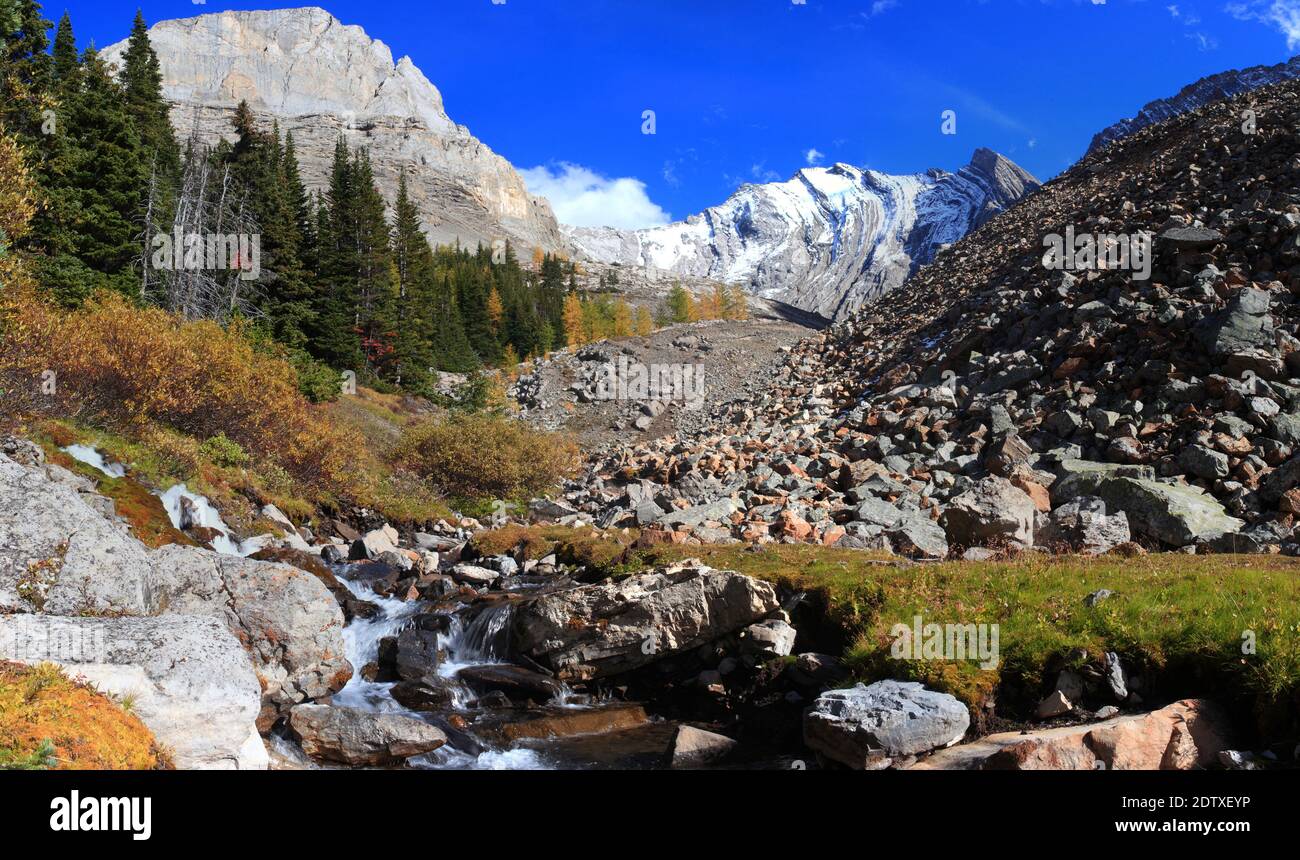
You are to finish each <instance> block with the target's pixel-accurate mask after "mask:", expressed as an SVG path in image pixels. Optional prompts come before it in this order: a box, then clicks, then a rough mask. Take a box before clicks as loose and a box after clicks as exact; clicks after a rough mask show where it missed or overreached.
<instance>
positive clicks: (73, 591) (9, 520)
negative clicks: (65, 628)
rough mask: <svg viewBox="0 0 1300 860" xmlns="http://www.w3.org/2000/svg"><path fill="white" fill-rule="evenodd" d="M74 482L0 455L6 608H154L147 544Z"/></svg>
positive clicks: (1, 592)
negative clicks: (53, 477) (59, 479)
mask: <svg viewBox="0 0 1300 860" xmlns="http://www.w3.org/2000/svg"><path fill="white" fill-rule="evenodd" d="M87 498H88V497H86V496H83V495H82V494H81V493H78V492H77V490H76V489H75V488H74V487H73V486H72V485H71V484H66V483H60V482H57V481H54V480H51V478H50V477H49V475H48V474H47V473H45V472H44V471H43V470H41V469H39V468H35V467H28V466H22V465H19V464H18V463H16V462H14V461H13V460H10V459H9V458H7V457H4V456H0V612H45V613H48V614H51V615H81V614H110V613H111V614H126V615H151V614H153V612H154V611H155V610H156V609H157V600H156V597H155V593H154V570H153V566H152V564H150V561H149V551H148V550H147V549H146V548H145V547H144V545H143V544H141V543H140V542H139V541H137V540H136V539H135V537H133V536H132V535H131V533H130V532H129V531H128V530H127V528H126V527H125V526H123V525H121V524H120V523H117V522H113V521H111V520H109V519H107V518H105V517H104V515H103V514H102V513H101V512H100V511H98V510H96V509H95V508H93V507H91V505H90V504H88V503H87V501H86V499H87Z"/></svg>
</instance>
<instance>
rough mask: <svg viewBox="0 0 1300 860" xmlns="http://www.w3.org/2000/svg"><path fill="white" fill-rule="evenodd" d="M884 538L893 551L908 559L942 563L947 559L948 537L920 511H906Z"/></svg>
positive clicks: (940, 527)
mask: <svg viewBox="0 0 1300 860" xmlns="http://www.w3.org/2000/svg"><path fill="white" fill-rule="evenodd" d="M885 536H886V537H887V538H889V540H890V542H891V543H892V545H893V547H894V549H895V550H896V551H897V552H898V553H899V554H900V555H905V556H907V557H908V558H918V559H927V560H933V561H942V560H943V559H945V558H947V557H948V535H947V533H946V532H944V530H943V527H942V526H941V525H939V524H938V523H936V522H935V521H934V520H932V519H930V517H929V516H927V515H926V514H924V513H922V512H921V511H907V512H905V513H904V514H903V516H902V517H901V518H900V519H899V521H898V522H897V523H896V524H895V525H894V526H893V527H892V528H890V529H889V530H888V531H886V532H885Z"/></svg>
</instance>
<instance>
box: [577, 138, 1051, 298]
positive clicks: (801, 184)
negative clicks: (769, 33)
mask: <svg viewBox="0 0 1300 860" xmlns="http://www.w3.org/2000/svg"><path fill="white" fill-rule="evenodd" d="M1037 187H1038V181H1037V180H1036V179H1034V177H1032V176H1030V175H1029V174H1028V173H1026V172H1025V171H1024V170H1022V169H1020V168H1019V167H1017V166H1016V165H1015V164H1013V163H1012V162H1010V161H1008V160H1007V159H1006V158H1003V157H1002V156H1000V155H998V154H997V153H995V152H991V151H989V150H987V149H980V150H977V151H976V152H975V156H974V158H973V159H972V160H971V163H970V164H968V165H967V166H965V167H963V168H962V169H961V170H959V171H958V172H957V173H948V172H945V171H942V170H930V171H928V172H926V173H918V174H914V175H910V176H892V175H890V174H886V173H878V172H876V171H874V170H862V169H860V168H857V167H853V166H851V165H848V164H836V165H834V166H832V167H825V168H822V167H817V168H808V169H805V170H800V171H799V172H798V173H797V174H795V176H794V178H793V179H791V180H789V181H788V182H779V183H772V184H767V185H746V186H744V187H742V188H741V189H740V190H739V191H737V192H736V193H735V194H734V195H732V197H731V198H730V199H729V200H727V202H725V203H723V204H722V205H721V206H715V207H713V208H711V209H708V210H706V211H704V212H703V213H701V214H699V215H694V216H692V217H690V218H688V219H686V220H685V221H681V222H678V223H675V224H669V225H666V226H664V227H652V228H649V229H645V230H614V229H610V228H599V229H592V228H570V227H566V228H564V229H565V232H566V233H567V234H568V236H569V238H570V240H571V241H572V242H573V244H574V245H575V246H576V247H577V249H578V250H579V251H580V252H581V253H583V254H585V255H587V256H588V257H590V258H592V259H594V260H597V261H599V262H603V263H619V264H622V265H625V266H646V267H652V268H654V269H657V270H662V271H665V272H668V273H670V274H676V275H685V276H691V277H701V278H712V279H716V280H721V281H727V282H730V283H742V284H744V285H745V286H746V287H747V288H749V289H750V291H752V292H754V293H756V294H758V295H761V296H763V297H765V298H769V299H776V300H779V301H783V302H786V303H788V304H791V305H794V306H796V307H799V308H802V309H804V310H808V311H814V312H816V313H820V314H822V315H823V316H826V317H831V318H838V317H842V316H844V315H846V314H848V313H851V312H852V311H854V310H856V309H857V308H858V307H860V306H861V305H862V304H864V303H865V302H868V301H870V300H873V299H875V298H878V297H880V296H881V295H884V294H885V293H887V292H889V291H890V290H893V289H895V288H897V287H898V286H900V285H901V284H902V283H903V281H905V280H906V279H907V277H908V276H909V275H911V274H912V273H913V272H914V271H916V269H917V268H918V267H919V266H921V265H923V264H925V263H928V262H930V261H931V260H932V259H933V258H934V255H935V253H937V252H938V251H939V249H941V248H942V247H943V246H944V245H947V244H951V243H953V242H956V241H958V240H959V239H961V238H962V237H963V236H965V235H966V234H967V233H969V232H970V231H971V230H973V229H975V228H976V227H978V226H979V225H981V224H983V223H984V222H985V221H987V220H988V219H989V218H991V217H992V216H994V215H996V214H997V213H999V212H1001V211H1003V210H1004V209H1005V208H1007V207H1008V206H1010V205H1011V204H1012V203H1014V202H1016V201H1017V200H1019V199H1020V198H1021V197H1023V196H1024V195H1025V194H1027V193H1028V192H1030V191H1032V190H1034V189H1035V188H1037Z"/></svg>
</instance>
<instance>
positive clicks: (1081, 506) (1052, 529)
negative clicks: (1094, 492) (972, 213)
mask: <svg viewBox="0 0 1300 860" xmlns="http://www.w3.org/2000/svg"><path fill="white" fill-rule="evenodd" d="M1132 537H1133V536H1132V533H1131V531H1130V530H1129V523H1128V515H1127V514H1125V513H1124V512H1123V511H1116V512H1115V513H1114V514H1108V513H1107V512H1106V502H1105V501H1103V500H1102V499H1099V498H1097V497H1095V496H1081V497H1079V498H1077V499H1075V500H1074V501H1072V502H1066V503H1065V504H1064V505H1061V506H1060V507H1059V508H1057V509H1056V510H1054V511H1052V513H1051V514H1050V515H1049V517H1048V520H1047V523H1046V524H1045V525H1044V526H1043V527H1042V528H1041V529H1039V530H1038V534H1036V535H1035V540H1036V541H1037V543H1038V545H1039V546H1040V547H1044V548H1046V549H1049V550H1054V551H1057V550H1060V549H1065V550H1068V551H1070V552H1078V553H1083V554H1084V555H1101V554H1102V553H1106V552H1110V551H1111V550H1112V549H1114V548H1115V547H1117V546H1119V545H1120V544H1122V543H1127V542H1128V541H1130V540H1132Z"/></svg>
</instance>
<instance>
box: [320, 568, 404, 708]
mask: <svg viewBox="0 0 1300 860" xmlns="http://www.w3.org/2000/svg"><path fill="white" fill-rule="evenodd" d="M344 567H345V566H344V565H335V566H334V573H335V574H336V575H337V577H338V581H339V582H341V583H343V585H344V586H345V587H346V588H347V589H348V591H350V592H352V595H353V596H354V597H356V598H357V599H358V600H365V601H368V602H370V603H373V604H375V605H376V606H378V607H379V610H380V611H379V614H378V615H376V616H375V617H374V618H354V619H352V623H350V624H348V625H347V626H346V627H344V628H343V645H344V650H345V652H346V656H347V658H348V662H349V663H351V664H352V670H353V674H352V680H350V681H348V683H347V686H345V687H344V688H343V689H342V690H340V691H339V692H338V693H336V694H335V695H334V701H335V703H337V704H339V705H342V706H344V707H348V708H360V709H362V710H366V711H386V712H390V713H401V714H406V715H408V716H417V717H418V714H414V713H412V712H410V711H408V710H407V709H406V708H404V707H402V706H401V705H400V704H398V703H397V702H396V701H395V700H394V699H393V697H392V696H390V695H389V694H388V691H389V690H391V689H392V687H393V685H392V683H388V682H383V681H367V680H366V679H365V678H362V677H361V667H363V666H365V665H366V664H367V663H373V662H374V661H375V660H377V659H379V640H381V639H383V638H385V637H387V636H396V635H397V634H398V633H400V632H401V631H402V628H403V627H405V626H406V625H407V624H409V623H410V621H411V617H412V616H413V615H418V614H419V612H420V608H421V607H420V604H419V602H418V601H414V600H413V601H410V602H404V601H401V600H398V599H397V598H394V597H380V596H379V595H378V594H375V592H374V591H372V590H371V588H370V586H369V585H366V584H365V583H360V582H353V581H352V580H350V579H348V578H347V577H346V576H344V575H343V573H342V570H343V568H344Z"/></svg>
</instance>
